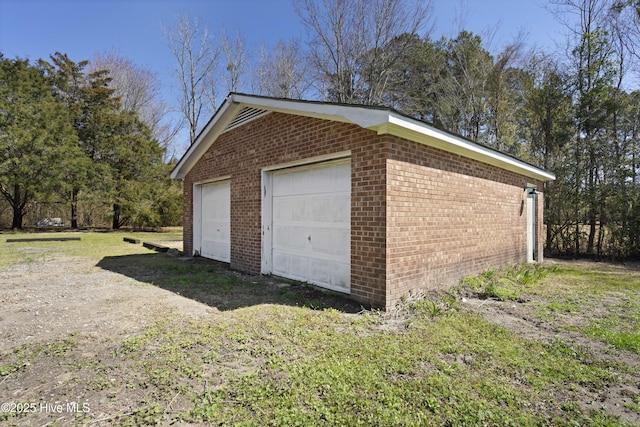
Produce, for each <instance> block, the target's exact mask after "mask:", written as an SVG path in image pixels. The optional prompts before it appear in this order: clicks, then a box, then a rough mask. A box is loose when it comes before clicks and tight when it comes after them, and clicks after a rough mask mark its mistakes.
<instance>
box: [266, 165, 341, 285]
mask: <svg viewBox="0 0 640 427" xmlns="http://www.w3.org/2000/svg"><path fill="white" fill-rule="evenodd" d="M271 182H272V184H271V185H272V209H273V211H272V221H273V224H272V230H273V232H272V263H273V264H272V265H273V267H272V272H273V274H276V275H279V276H283V277H288V278H291V279H295V280H301V281H304V282H309V283H313V284H316V285H320V286H322V287H325V288H328V289H332V290H335V291H340V292H346V293H349V291H350V278H351V277H350V276H351V163H350V160H341V161H337V162H327V163H321V164H316V165H311V166H304V167H298V168H294V169H286V170H281V171H277V172H274V173H273V176H272V181H271Z"/></svg>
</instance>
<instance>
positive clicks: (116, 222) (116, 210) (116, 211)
mask: <svg viewBox="0 0 640 427" xmlns="http://www.w3.org/2000/svg"><path fill="white" fill-rule="evenodd" d="M121 211H122V209H121V207H120V205H119V204H117V203H114V204H113V223H112V224H111V228H113V229H114V230H119V229H120V213H121Z"/></svg>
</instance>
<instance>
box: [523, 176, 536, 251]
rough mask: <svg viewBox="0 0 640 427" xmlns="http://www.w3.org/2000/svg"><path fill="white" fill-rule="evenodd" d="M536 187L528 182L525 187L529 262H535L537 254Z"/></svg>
mask: <svg viewBox="0 0 640 427" xmlns="http://www.w3.org/2000/svg"><path fill="white" fill-rule="evenodd" d="M535 189H536V187H535V186H534V185H531V184H528V185H527V187H526V188H525V191H526V196H527V262H535V261H536V258H537V256H536V255H537V254H536V238H537V236H536V222H537V221H536V220H537V216H536V202H537V200H536V194H535Z"/></svg>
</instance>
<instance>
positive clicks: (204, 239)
mask: <svg viewBox="0 0 640 427" xmlns="http://www.w3.org/2000/svg"><path fill="white" fill-rule="evenodd" d="M230 190H231V186H230V183H229V181H222V182H216V183H213V184H206V185H203V186H202V188H201V211H200V212H201V221H202V223H201V224H202V226H201V236H200V255H201V256H203V257H205V258H211V259H215V260H218V261H224V262H230V261H231V226H230V223H231V191H230Z"/></svg>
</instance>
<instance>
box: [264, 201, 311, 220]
mask: <svg viewBox="0 0 640 427" xmlns="http://www.w3.org/2000/svg"><path fill="white" fill-rule="evenodd" d="M307 204H308V202H307V199H306V198H304V197H286V196H279V197H274V199H273V220H274V222H276V223H277V222H282V221H304V220H305V219H306V218H307V217H308V206H307Z"/></svg>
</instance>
